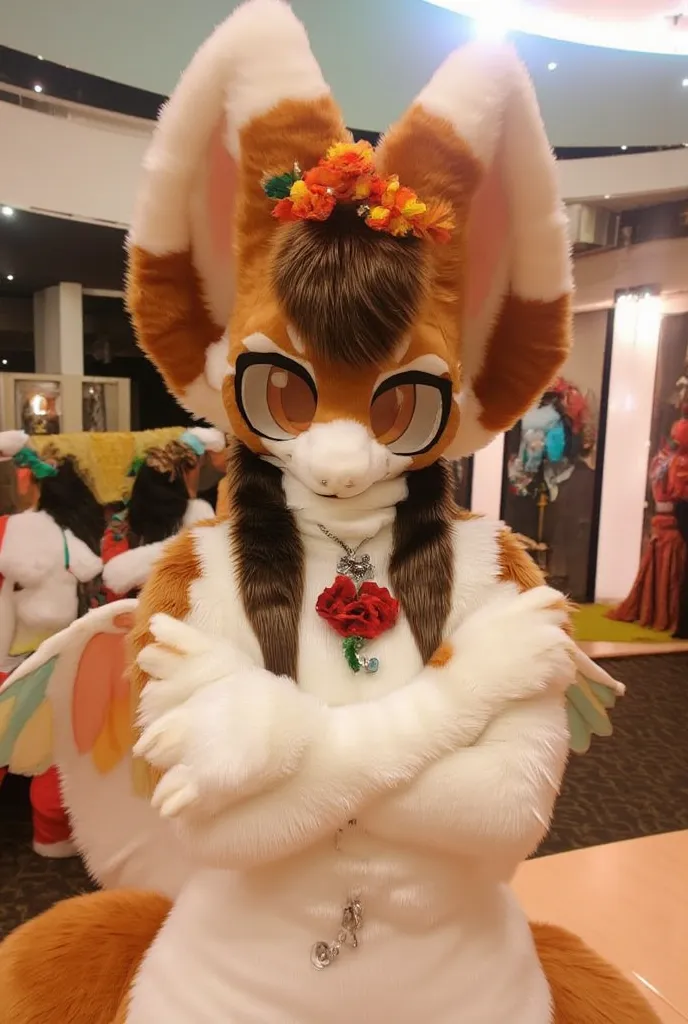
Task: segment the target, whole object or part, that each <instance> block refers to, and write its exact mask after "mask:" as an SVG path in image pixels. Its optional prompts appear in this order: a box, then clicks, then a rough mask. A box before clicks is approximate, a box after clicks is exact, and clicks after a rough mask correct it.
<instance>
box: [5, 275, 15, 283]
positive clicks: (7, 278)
mask: <svg viewBox="0 0 688 1024" xmlns="http://www.w3.org/2000/svg"><path fill="white" fill-rule="evenodd" d="M5 280H7V281H14V274H8V275H7V277H6V278H5Z"/></svg>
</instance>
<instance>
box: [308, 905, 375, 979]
mask: <svg viewBox="0 0 688 1024" xmlns="http://www.w3.org/2000/svg"><path fill="white" fill-rule="evenodd" d="M362 925H363V904H362V903H361V901H360V900H359V899H356V898H352V899H350V900H349V902H348V903H347V904H346V906H345V907H344V909H343V910H342V921H341V928H340V930H339V931H338V932H337V938H336V939H335V940H334V942H316V943H315V945H314V946H313V948H312V949H311V963H312V965H313V967H315V969H316V970H317V971H324V970H325V968H326V967H329V966H330V965H331V964H333V963H334V962H335V960H336V959H337V957H338V956H339V954H340V953H341V951H342V949H343V947H344V946H346V945H349V946H351V948H352V949H358V932H359V931H360V929H361V927H362Z"/></svg>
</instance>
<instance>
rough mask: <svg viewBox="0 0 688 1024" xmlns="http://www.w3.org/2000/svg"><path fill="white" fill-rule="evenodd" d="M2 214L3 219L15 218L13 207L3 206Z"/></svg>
mask: <svg viewBox="0 0 688 1024" xmlns="http://www.w3.org/2000/svg"><path fill="white" fill-rule="evenodd" d="M0 213H2V215H3V217H14V210H13V209H12V207H11V206H3V207H2V209H0Z"/></svg>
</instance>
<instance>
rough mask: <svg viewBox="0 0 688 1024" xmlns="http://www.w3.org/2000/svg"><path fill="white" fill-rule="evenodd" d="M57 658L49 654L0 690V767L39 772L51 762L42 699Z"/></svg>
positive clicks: (49, 724)
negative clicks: (33, 667) (23, 675)
mask: <svg viewBox="0 0 688 1024" xmlns="http://www.w3.org/2000/svg"><path fill="white" fill-rule="evenodd" d="M56 661H57V659H56V658H55V657H52V658H49V659H48V660H47V661H46V662H44V663H43V664H42V665H39V666H38V668H35V669H33V670H32V671H31V672H30V673H29V675H28V676H25V677H24V678H23V680H22V682H21V684H19V685H14V684H13V683H12V681H11V680H10V682H8V683H6V684H5V685H4V686H3V687H2V689H1V690H0V767H4V766H7V767H8V768H9V770H10V771H11V772H14V774H15V775H40V774H41V773H42V772H45V771H47V770H48V768H50V766H51V764H52V763H53V720H52V709H51V707H50V703H49V702H48V700H47V699H46V692H47V688H48V682H49V681H50V677H51V675H52V673H53V670H54V668H55V664H56Z"/></svg>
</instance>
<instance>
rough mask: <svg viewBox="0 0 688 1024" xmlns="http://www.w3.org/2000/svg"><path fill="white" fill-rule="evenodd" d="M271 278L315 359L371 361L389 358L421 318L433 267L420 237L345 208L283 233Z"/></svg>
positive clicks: (362, 363)
mask: <svg viewBox="0 0 688 1024" xmlns="http://www.w3.org/2000/svg"><path fill="white" fill-rule="evenodd" d="M272 277H273V283H274V286H275V290H276V293H277V297H278V299H279V301H280V303H281V305H282V308H283V310H284V312H285V314H286V316H287V317H288V319H289V320H290V322H291V323H292V324H293V325H294V327H295V328H296V329H297V330H298V331H299V333H300V334H301V336H302V337H303V339H304V341H306V342H307V343H308V346H309V348H310V349H311V351H312V353H313V355H314V357H316V358H319V359H323V360H327V361H329V362H334V363H345V364H346V365H348V366H367V365H370V364H371V363H381V362H384V361H385V360H386V359H388V358H389V357H390V356H391V355H392V353H393V352H394V349H395V347H396V345H397V343H398V342H399V340H400V339H401V337H402V335H403V334H404V333H405V332H406V331H407V330H408V329H409V328H410V326H411V324H412V323H413V321H414V320H415V319H416V316H417V315H418V310H419V308H420V305H421V302H422V299H423V297H424V295H425V293H426V288H427V282H428V277H429V271H428V260H427V254H426V251H425V246H424V244H423V243H422V242H421V241H420V240H419V239H417V238H394V237H393V236H391V235H386V234H382V233H379V232H375V231H373V230H371V228H369V227H367V226H366V225H365V224H364V222H363V221H362V219H361V218H360V217H359V216H358V215H357V213H356V211H355V209H353V208H352V207H345V206H342V207H338V208H337V209H335V210H334V212H333V213H332V216H331V217H330V218H329V220H326V221H323V222H319V221H300V222H299V223H297V224H292V225H289V227H287V228H285V229H283V230H282V231H280V232H279V239H278V243H277V249H276V251H275V255H274V258H273V262H272Z"/></svg>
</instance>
